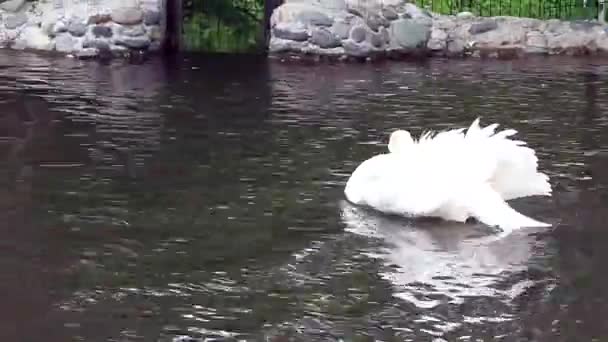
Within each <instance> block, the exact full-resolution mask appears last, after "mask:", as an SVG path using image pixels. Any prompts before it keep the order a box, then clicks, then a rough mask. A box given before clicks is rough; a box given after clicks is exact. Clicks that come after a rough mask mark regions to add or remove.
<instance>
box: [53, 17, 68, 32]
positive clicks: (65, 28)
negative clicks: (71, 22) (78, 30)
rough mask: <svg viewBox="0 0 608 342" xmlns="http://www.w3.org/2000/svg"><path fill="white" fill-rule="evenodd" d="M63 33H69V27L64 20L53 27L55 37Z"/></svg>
mask: <svg viewBox="0 0 608 342" xmlns="http://www.w3.org/2000/svg"><path fill="white" fill-rule="evenodd" d="M63 32H68V25H66V24H65V22H63V21H62V20H59V21H58V22H56V23H55V25H54V26H53V35H55V36H56V35H58V34H60V33H63Z"/></svg>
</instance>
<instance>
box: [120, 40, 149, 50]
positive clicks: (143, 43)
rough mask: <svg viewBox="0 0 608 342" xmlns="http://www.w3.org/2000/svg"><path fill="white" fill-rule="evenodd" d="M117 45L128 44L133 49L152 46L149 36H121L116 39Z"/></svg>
mask: <svg viewBox="0 0 608 342" xmlns="http://www.w3.org/2000/svg"><path fill="white" fill-rule="evenodd" d="M115 44H116V45H122V46H126V47H129V48H132V49H145V48H147V47H148V46H150V38H148V37H120V38H116V39H115Z"/></svg>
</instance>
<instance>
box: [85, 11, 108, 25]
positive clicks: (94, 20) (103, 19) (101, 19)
mask: <svg viewBox="0 0 608 342" xmlns="http://www.w3.org/2000/svg"><path fill="white" fill-rule="evenodd" d="M110 21H112V16H111V15H109V14H105V13H103V14H94V15H92V16H90V17H89V19H88V20H87V23H88V24H89V25H91V24H103V23H107V22H110Z"/></svg>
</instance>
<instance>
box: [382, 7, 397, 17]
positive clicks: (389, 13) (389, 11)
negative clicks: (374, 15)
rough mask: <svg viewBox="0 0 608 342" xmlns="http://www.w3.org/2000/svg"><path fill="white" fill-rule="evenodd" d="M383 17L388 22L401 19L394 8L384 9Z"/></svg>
mask: <svg viewBox="0 0 608 342" xmlns="http://www.w3.org/2000/svg"><path fill="white" fill-rule="evenodd" d="M382 16H383V17H384V18H386V19H387V20H397V19H399V13H397V11H396V10H395V9H394V8H392V7H385V8H383V9H382Z"/></svg>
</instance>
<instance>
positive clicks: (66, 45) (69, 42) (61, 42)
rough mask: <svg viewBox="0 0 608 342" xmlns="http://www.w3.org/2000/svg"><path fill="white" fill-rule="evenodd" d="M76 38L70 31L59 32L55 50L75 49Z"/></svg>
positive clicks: (66, 50) (69, 50)
mask: <svg viewBox="0 0 608 342" xmlns="http://www.w3.org/2000/svg"><path fill="white" fill-rule="evenodd" d="M76 42H77V41H76V39H75V38H74V37H72V35H70V34H68V33H62V34H59V35H58V36H57V37H55V50H57V51H59V52H72V51H74V50H75V46H76Z"/></svg>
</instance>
